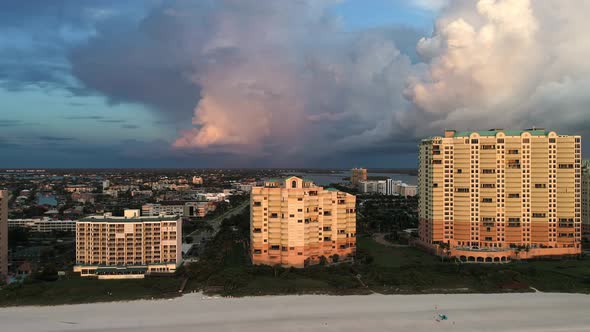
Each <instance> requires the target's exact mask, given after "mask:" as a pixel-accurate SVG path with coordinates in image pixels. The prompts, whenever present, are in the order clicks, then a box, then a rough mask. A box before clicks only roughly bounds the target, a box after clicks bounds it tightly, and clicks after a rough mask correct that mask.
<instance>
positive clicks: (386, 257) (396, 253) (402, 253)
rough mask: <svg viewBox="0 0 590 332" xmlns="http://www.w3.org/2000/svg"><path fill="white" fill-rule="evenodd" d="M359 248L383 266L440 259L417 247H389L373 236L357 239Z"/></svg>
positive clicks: (430, 261) (432, 262)
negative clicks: (376, 240) (378, 241)
mask: <svg viewBox="0 0 590 332" xmlns="http://www.w3.org/2000/svg"><path fill="white" fill-rule="evenodd" d="M357 250H359V251H364V252H367V253H369V254H370V255H371V256H372V257H373V259H374V264H375V265H378V266H381V267H398V268H399V267H402V266H406V265H433V264H438V263H440V259H439V258H437V257H435V256H433V255H430V254H428V253H426V252H424V251H421V250H419V249H417V248H413V247H407V248H398V247H387V246H384V245H382V244H379V243H377V242H375V241H374V240H373V239H372V238H369V237H363V238H358V239H357Z"/></svg>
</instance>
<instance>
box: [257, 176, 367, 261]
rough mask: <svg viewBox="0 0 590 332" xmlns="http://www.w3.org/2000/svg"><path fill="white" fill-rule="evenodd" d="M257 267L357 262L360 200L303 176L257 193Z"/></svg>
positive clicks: (273, 183) (273, 182)
mask: <svg viewBox="0 0 590 332" xmlns="http://www.w3.org/2000/svg"><path fill="white" fill-rule="evenodd" d="M250 203H251V214H250V239H251V246H250V247H251V256H252V263H253V264H265V265H282V266H293V267H304V266H307V265H312V264H317V263H319V262H320V259H321V257H322V256H323V257H325V258H326V259H327V260H328V262H332V261H336V260H347V259H351V258H352V257H353V255H354V253H355V251H356V197H355V196H353V195H350V194H348V193H344V192H340V191H338V190H335V189H324V188H322V187H318V186H316V185H315V184H314V183H313V182H311V181H307V180H303V179H300V178H297V177H290V178H287V179H285V180H269V181H267V182H266V183H265V184H264V186H263V187H254V188H252V193H251V196H250Z"/></svg>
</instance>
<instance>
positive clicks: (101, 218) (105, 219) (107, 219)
mask: <svg viewBox="0 0 590 332" xmlns="http://www.w3.org/2000/svg"><path fill="white" fill-rule="evenodd" d="M179 219H180V218H179V217H176V216H172V217H138V218H125V217H112V216H88V217H85V218H81V219H80V220H79V221H81V222H91V221H95V222H157V221H177V220H179Z"/></svg>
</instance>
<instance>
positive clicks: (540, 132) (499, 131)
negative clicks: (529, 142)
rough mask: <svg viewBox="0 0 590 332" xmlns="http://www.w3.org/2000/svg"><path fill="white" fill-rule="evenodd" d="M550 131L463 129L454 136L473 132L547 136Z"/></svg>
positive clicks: (483, 134) (464, 135)
mask: <svg viewBox="0 0 590 332" xmlns="http://www.w3.org/2000/svg"><path fill="white" fill-rule="evenodd" d="M550 132H551V131H550V130H546V129H545V128H532V129H525V130H504V129H490V130H478V131H463V132H457V133H455V135H454V137H469V136H471V134H473V133H477V134H479V136H484V137H485V136H496V135H497V134H498V133H504V134H505V135H506V136H520V135H522V134H523V133H529V134H531V135H533V136H547V135H549V133H550Z"/></svg>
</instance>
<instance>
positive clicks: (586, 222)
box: [582, 160, 590, 241]
mask: <svg viewBox="0 0 590 332" xmlns="http://www.w3.org/2000/svg"><path fill="white" fill-rule="evenodd" d="M582 237H584V238H586V240H588V241H590V160H584V162H583V165H582Z"/></svg>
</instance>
